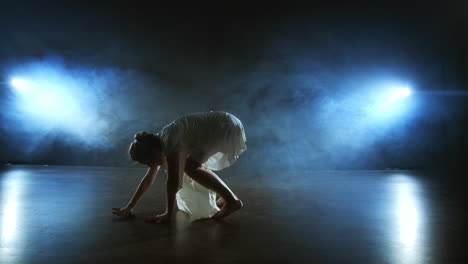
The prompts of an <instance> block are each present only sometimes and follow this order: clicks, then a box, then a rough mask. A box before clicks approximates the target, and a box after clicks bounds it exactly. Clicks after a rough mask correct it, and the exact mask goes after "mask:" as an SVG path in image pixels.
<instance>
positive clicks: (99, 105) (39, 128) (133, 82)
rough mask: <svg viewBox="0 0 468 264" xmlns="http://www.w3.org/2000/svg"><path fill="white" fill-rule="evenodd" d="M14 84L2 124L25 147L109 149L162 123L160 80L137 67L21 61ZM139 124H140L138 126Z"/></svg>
mask: <svg viewBox="0 0 468 264" xmlns="http://www.w3.org/2000/svg"><path fill="white" fill-rule="evenodd" d="M7 76H9V77H10V78H21V80H24V82H27V84H28V86H29V87H28V89H26V90H22V91H18V89H16V88H15V87H14V86H13V85H12V84H10V85H9V86H8V87H7V88H8V97H7V98H4V104H3V106H2V113H3V114H4V115H3V119H4V120H5V121H4V122H2V127H1V129H2V130H3V131H5V132H6V133H7V134H8V135H9V137H10V138H11V139H12V140H14V141H16V142H20V144H17V146H21V150H20V152H23V154H27V155H35V154H37V153H40V152H42V150H44V149H47V148H48V147H50V146H51V145H53V144H54V143H56V142H60V144H63V145H65V146H68V147H72V148H73V149H74V151H75V152H80V151H83V152H89V151H109V150H111V149H113V148H115V147H116V144H118V143H119V142H122V141H124V140H125V141H126V142H130V140H131V138H132V136H133V134H134V133H135V132H136V131H138V130H142V128H147V129H151V128H154V127H157V126H160V125H161V124H160V123H159V122H158V120H161V119H162V118H161V114H160V113H159V114H160V115H159V116H158V112H152V111H151V110H153V109H152V108H153V107H151V106H152V105H159V106H161V105H164V102H165V99H166V98H165V96H164V95H163V94H164V92H163V91H162V89H159V88H158V85H157V82H155V81H154V80H151V79H150V78H148V77H147V76H144V75H142V74H141V73H139V72H137V71H134V70H122V69H117V68H97V67H92V66H91V65H86V64H85V65H80V64H77V63H72V62H70V61H66V60H65V59H64V58H60V57H46V58H44V59H41V60H31V61H24V62H21V63H15V65H14V66H12V67H10V71H9V73H8V74H7ZM138 128H139V129H138Z"/></svg>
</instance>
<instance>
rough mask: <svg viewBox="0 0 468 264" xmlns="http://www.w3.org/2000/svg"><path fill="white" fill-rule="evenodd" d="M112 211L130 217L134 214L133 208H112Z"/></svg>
mask: <svg viewBox="0 0 468 264" xmlns="http://www.w3.org/2000/svg"><path fill="white" fill-rule="evenodd" d="M112 213H113V214H115V215H118V216H124V217H130V216H134V215H135V214H134V213H133V208H130V207H127V206H126V207H122V208H112Z"/></svg>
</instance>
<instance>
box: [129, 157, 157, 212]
mask: <svg viewBox="0 0 468 264" xmlns="http://www.w3.org/2000/svg"><path fill="white" fill-rule="evenodd" d="M159 168H160V166H158V165H153V166H151V167H149V168H148V170H147V171H146V174H145V176H143V179H142V180H141V182H140V185H138V188H137V190H136V191H135V193H134V194H133V197H132V199H131V200H130V202H128V205H127V207H130V208H132V209H133V208H134V207H135V206H136V205H137V203H138V201H140V199H141V197H142V196H143V194H144V193H145V192H146V191H147V190H148V188H149V187H150V186H151V185H152V184H153V183H154V180H155V179H156V174H157V173H158V171H159Z"/></svg>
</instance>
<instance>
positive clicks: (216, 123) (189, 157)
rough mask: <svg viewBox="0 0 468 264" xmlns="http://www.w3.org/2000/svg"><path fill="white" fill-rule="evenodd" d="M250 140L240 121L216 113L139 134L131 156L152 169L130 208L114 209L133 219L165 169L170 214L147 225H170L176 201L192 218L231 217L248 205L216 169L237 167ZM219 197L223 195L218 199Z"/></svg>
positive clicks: (177, 120)
mask: <svg viewBox="0 0 468 264" xmlns="http://www.w3.org/2000/svg"><path fill="white" fill-rule="evenodd" d="M246 141H247V140H246V136H245V131H244V127H243V125H242V123H241V121H240V120H239V119H238V118H236V117H235V116H234V115H232V114H230V113H226V112H213V111H211V112H204V113H195V114H190V115H186V116H182V117H180V118H178V119H176V120H174V121H173V122H171V123H170V124H168V125H167V126H165V127H164V128H163V129H162V130H161V131H160V133H158V134H156V135H154V134H151V133H146V132H139V133H137V134H136V135H135V139H134V141H133V142H132V143H131V144H130V148H129V154H130V157H131V159H132V160H134V161H137V162H139V163H141V164H145V165H147V166H148V167H149V168H148V170H147V172H146V174H145V176H144V177H143V179H142V180H141V182H140V184H139V186H138V188H137V190H136V192H135V194H134V195H133V197H132V199H131V200H130V202H129V203H128V204H127V206H125V207H122V208H113V209H112V212H113V213H114V214H115V215H118V216H131V215H133V208H134V207H135V206H136V205H137V203H138V201H139V200H140V199H141V197H142V196H143V194H144V193H145V192H146V191H147V190H148V187H149V186H151V184H153V182H154V180H155V177H156V174H157V172H158V170H159V168H160V167H161V166H162V167H163V168H164V169H165V170H166V173H167V186H166V191H167V196H166V198H167V199H166V212H165V213H163V214H159V215H156V216H152V217H150V218H148V221H150V222H156V223H164V222H168V221H169V220H170V218H171V216H172V215H173V207H174V203H175V201H177V206H178V208H179V209H180V210H182V211H185V212H187V213H188V214H189V215H191V217H192V220H196V219H200V218H208V217H212V218H222V217H226V216H228V215H230V214H232V213H233V212H235V211H236V210H238V209H240V208H241V207H242V206H243V203H242V201H241V200H240V199H239V198H238V197H237V196H236V195H235V194H234V193H233V192H232V191H231V190H230V189H229V187H228V186H227V185H226V184H225V183H224V182H223V181H222V180H221V179H220V178H219V177H218V176H217V175H216V174H215V173H214V172H213V170H221V169H223V168H226V167H228V166H230V165H232V164H233V163H234V162H235V161H236V160H237V159H238V158H239V155H240V154H242V152H244V151H245V150H246V149H247V147H246V144H245V143H246ZM216 194H218V195H219V196H221V198H220V199H218V200H217V201H216ZM218 206H219V207H221V210H219V208H218Z"/></svg>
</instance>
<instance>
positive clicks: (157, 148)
mask: <svg viewBox="0 0 468 264" xmlns="http://www.w3.org/2000/svg"><path fill="white" fill-rule="evenodd" d="M128 154H129V155H130V158H131V159H132V160H134V161H137V162H139V163H142V164H146V165H148V166H152V165H161V164H162V163H163V160H164V155H163V153H162V146H161V139H160V137H159V135H154V134H151V133H147V132H138V133H136V134H135V139H134V140H133V142H132V143H131V144H130V147H129V148H128Z"/></svg>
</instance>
